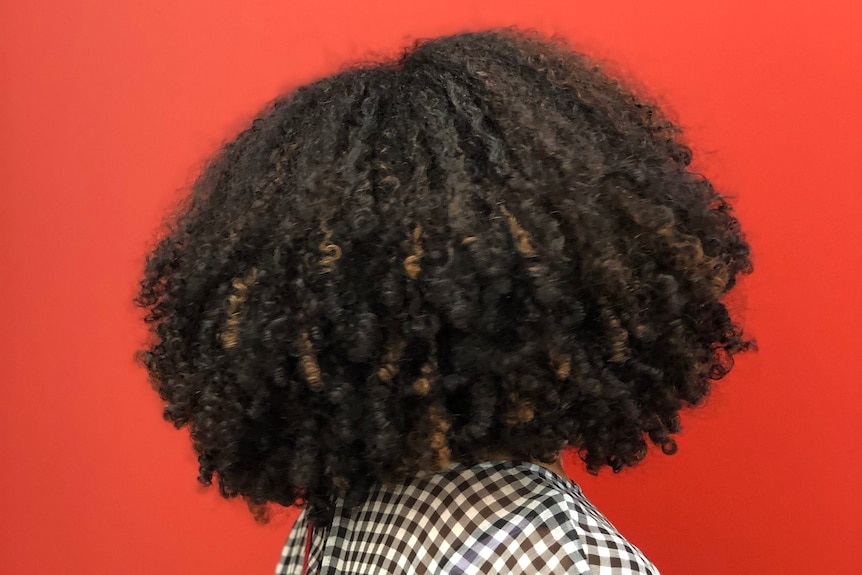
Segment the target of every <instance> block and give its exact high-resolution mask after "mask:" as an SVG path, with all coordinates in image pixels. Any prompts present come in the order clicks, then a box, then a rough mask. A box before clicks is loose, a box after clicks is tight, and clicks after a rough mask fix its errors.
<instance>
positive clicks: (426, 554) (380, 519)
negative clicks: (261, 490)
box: [276, 461, 659, 575]
mask: <svg viewBox="0 0 862 575" xmlns="http://www.w3.org/2000/svg"><path fill="white" fill-rule="evenodd" d="M306 533H307V522H306V520H305V512H304V511H303V512H302V513H301V514H300V516H299V518H298V519H297V521H296V524H295V525H294V527H293V529H292V530H291V532H290V535H289V536H288V539H287V543H286V545H285V547H284V550H283V552H282V556H281V561H280V562H279V565H278V568H277V570H276V575H300V574H301V572H302V563H303V556H304V552H305V544H306ZM308 573H309V574H310V575H316V574H320V575H371V574H374V575H378V574H379V575H442V574H447V575H480V574H481V575H488V574H506V575H527V574H530V575H534V574H537V573H576V574H590V575H635V574H637V575H641V574H645V575H659V572H658V570H657V569H656V568H655V566H654V565H653V564H652V563H651V562H650V561H649V560H648V559H647V558H646V557H645V556H644V555H643V553H641V551H640V550H639V549H638V548H637V547H635V546H634V545H632V544H631V543H629V542H628V541H626V540H625V539H624V538H623V536H622V535H620V533H619V532H618V531H617V530H616V528H614V526H613V525H611V523H610V522H609V521H608V520H607V519H606V518H605V517H604V516H603V515H602V514H601V513H600V512H599V511H598V510H597V509H596V508H595V507H594V506H593V504H592V503H590V501H589V500H587V498H586V497H585V496H584V494H583V493H582V492H581V489H580V488H579V487H578V485H577V484H575V483H574V482H573V481H569V480H567V479H565V478H563V477H560V476H559V475H557V474H556V473H553V472H551V471H549V470H548V469H545V468H544V467H542V466H540V465H537V464H534V463H529V462H525V461H496V462H485V463H480V464H478V465H474V466H471V467H467V466H464V465H462V464H454V465H452V466H451V467H450V468H448V469H447V470H445V471H442V472H439V473H435V474H433V475H426V476H423V477H417V478H415V479H412V480H411V481H410V482H409V483H406V484H402V485H383V486H379V487H377V488H375V489H374V490H372V492H371V493H370V495H369V497H368V499H367V501H366V502H365V503H364V504H363V505H361V506H359V507H357V508H355V509H354V510H353V512H352V514H351V515H349V516H348V515H347V514H346V513H345V512H344V510H343V509H342V507H341V506H340V505H338V506H337V507H336V510H335V518H334V520H333V523H332V526H331V527H329V528H328V529H325V530H322V529H315V530H314V535H313V539H312V545H311V553H310V558H309V566H308Z"/></svg>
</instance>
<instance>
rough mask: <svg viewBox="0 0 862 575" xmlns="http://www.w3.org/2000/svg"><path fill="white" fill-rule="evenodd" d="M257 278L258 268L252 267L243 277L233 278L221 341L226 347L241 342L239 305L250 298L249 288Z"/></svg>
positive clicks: (234, 345)
mask: <svg viewBox="0 0 862 575" xmlns="http://www.w3.org/2000/svg"><path fill="white" fill-rule="evenodd" d="M256 280H257V268H251V271H250V272H249V273H248V274H247V275H246V276H244V277H242V278H235V279H234V280H233V284H232V287H233V290H234V293H232V294H231V295H230V296H228V298H227V299H228V312H227V315H228V318H227V322H225V328H224V331H223V332H222V333H221V342H222V347H224V349H230V348H232V347H236V344H237V343H239V324H240V319H239V306H241V305H242V304H243V303H244V302H245V301H246V299H248V290H249V288H250V287H251V285H252V284H253V283H254V282H255V281H256Z"/></svg>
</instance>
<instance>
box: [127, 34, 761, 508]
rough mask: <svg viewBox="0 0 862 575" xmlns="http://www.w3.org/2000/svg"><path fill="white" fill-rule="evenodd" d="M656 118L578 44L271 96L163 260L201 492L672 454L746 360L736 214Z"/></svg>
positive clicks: (152, 260)
mask: <svg viewBox="0 0 862 575" xmlns="http://www.w3.org/2000/svg"><path fill="white" fill-rule="evenodd" d="M690 161H691V153H690V151H689V149H688V148H687V147H686V145H685V144H684V143H683V142H682V141H681V140H680V135H679V130H678V129H677V128H676V127H675V126H674V125H673V124H671V123H670V122H668V121H667V120H665V119H664V117H663V116H662V114H661V113H660V111H659V110H658V109H657V108H656V107H655V106H653V105H651V104H649V103H648V102H645V101H643V100H641V99H639V98H638V97H636V96H635V95H633V94H632V93H631V92H630V91H628V90H627V89H626V88H625V87H623V86H621V85H620V84H619V83H617V82H615V81H613V80H611V79H609V78H608V77H607V76H605V75H604V74H603V73H602V72H601V71H600V70H599V68H598V67H597V66H596V65H595V64H594V63H592V62H591V61H590V60H589V59H587V58H586V57H584V56H582V55H579V54H577V53H575V52H573V51H571V50H570V49H569V48H567V47H566V46H565V44H563V43H562V42H559V41H553V42H551V41H548V40H545V39H542V38H540V37H538V36H535V35H532V34H528V33H524V32H517V31H513V30H496V31H489V32H481V33H468V34H459V35H455V36H450V37H445V38H439V39H435V40H431V41H427V42H423V43H419V44H417V45H415V46H413V47H412V48H410V49H409V50H407V51H406V52H405V53H404V54H403V55H401V56H400V57H399V58H397V59H395V60H392V61H387V62H383V63H379V64H373V65H365V66H360V67H355V68H352V69H349V70H347V71H344V72H341V73H339V74H336V75H334V76H331V77H328V78H325V79H322V80H319V81H317V82H314V83H312V84H309V85H307V86H303V87H301V88H299V89H297V90H295V91H293V92H292V93H290V94H288V95H286V96H284V97H282V98H279V99H278V100H277V101H275V102H274V103H273V105H271V106H270V107H268V108H267V109H266V110H264V111H263V112H262V113H261V115H260V116H259V117H258V118H257V119H256V120H255V121H254V122H253V123H252V125H251V126H250V127H249V128H248V129H246V130H245V131H244V132H243V133H241V134H240V135H239V136H238V137H237V138H236V139H235V140H234V141H232V142H231V143H229V144H227V145H226V146H225V147H224V148H223V149H222V150H221V151H220V152H219V154H218V155H217V156H216V157H215V158H214V159H213V160H212V161H211V163H210V164H209V165H208V167H207V168H206V170H205V171H204V173H203V174H202V175H201V176H200V178H199V180H198V181H197V183H196V185H195V187H194V190H193V192H192V194H190V196H189V198H188V200H187V201H186V202H184V203H183V204H182V205H181V206H180V208H179V210H178V212H177V214H176V216H175V217H174V218H172V219H171V220H170V221H169V222H168V230H167V233H166V234H165V235H164V237H163V238H162V239H161V241H160V242H159V243H158V244H157V245H156V246H155V248H154V249H153V251H152V253H151V254H150V256H149V258H148V261H147V266H146V270H145V276H144V278H143V280H142V282H141V289H140V293H139V295H138V297H137V299H136V303H137V304H138V305H140V306H141V307H143V308H145V309H146V310H147V316H146V321H147V322H148V323H149V324H150V326H151V328H152V332H153V336H154V337H153V340H152V342H151V344H150V345H149V346H148V347H147V348H146V349H144V350H142V351H141V352H140V359H141V361H142V362H143V363H144V364H145V366H146V367H147V369H148V370H149V372H150V375H151V380H152V382H153V384H154V386H155V387H156V389H157V390H158V391H159V393H160V395H161V397H162V398H163V399H164V400H165V401H166V403H167V407H166V409H165V415H166V417H167V418H168V419H170V420H171V421H172V422H173V423H174V424H176V426H177V427H181V426H184V425H188V426H189V429H190V432H191V435H192V438H193V440H194V446H195V449H196V450H197V452H198V454H199V461H200V479H201V481H203V482H205V483H209V482H210V481H212V479H213V476H214V475H215V476H217V478H218V484H219V487H220V489H221V492H222V494H224V495H225V496H234V495H242V496H243V497H245V498H246V499H247V500H248V501H249V502H250V503H251V504H253V505H261V504H264V503H266V502H276V503H280V504H283V505H290V504H293V503H295V502H308V503H309V506H310V512H311V517H312V520H313V521H314V522H315V523H316V524H318V525H324V524H326V523H327V522H328V521H329V515H330V514H331V501H332V498H333V497H336V496H340V497H344V498H345V499H346V501H347V502H348V503H349V504H355V503H356V502H358V501H361V500H362V498H363V497H364V495H365V493H366V492H367V489H368V487H369V486H370V485H371V484H373V483H374V482H382V481H397V480H399V479H402V478H406V477H409V476H411V475H414V474H416V473H419V472H422V471H434V470H437V469H440V468H443V467H445V466H447V465H448V464H449V463H450V462H453V461H459V462H464V463H471V462H476V461H481V460H483V459H484V458H486V457H487V456H488V454H489V453H491V452H493V451H503V452H506V453H510V454H511V455H512V456H513V457H515V458H519V459H526V460H541V461H549V460H551V459H552V458H553V457H555V455H556V454H557V453H558V452H559V451H560V450H561V449H563V448H565V447H570V448H573V449H577V450H578V451H579V453H580V455H581V458H582V459H583V461H584V462H585V464H586V465H587V468H588V469H589V470H590V471H593V472H596V471H597V470H598V469H600V468H601V467H602V466H605V465H607V466H610V467H612V468H613V469H615V470H619V469H621V468H623V467H625V466H630V465H634V464H636V463H637V462H638V461H640V460H641V459H642V458H643V457H644V455H645V454H646V452H647V441H651V442H653V443H655V444H657V445H660V446H661V447H662V449H663V451H665V452H666V453H673V452H674V451H675V450H676V444H675V442H674V440H673V439H672V435H673V434H675V433H676V432H678V431H679V429H680V425H679V417H678V414H679V411H680V409H681V408H683V407H685V406H694V405H698V404H699V403H701V402H702V401H703V399H704V398H705V396H706V395H707V394H708V393H709V390H710V385H711V381H712V380H715V379H719V378H721V377H722V376H723V375H724V374H725V373H726V372H727V371H728V369H729V368H730V366H731V365H732V356H733V355H734V354H736V353H737V352H740V351H743V350H745V349H747V348H748V347H750V345H751V344H750V342H748V341H746V340H745V339H744V338H743V336H742V332H741V329H740V328H739V327H737V326H736V325H735V324H734V323H733V321H732V319H731V317H730V316H729V314H728V310H727V308H726V307H725V305H724V304H723V303H722V298H723V296H724V295H725V294H726V293H727V292H728V291H729V290H730V289H731V288H732V287H733V286H734V284H735V282H736V279H737V276H738V275H739V274H740V273H747V272H750V270H751V264H750V261H749V259H748V253H749V249H748V245H747V244H746V242H745V241H744V239H743V236H742V234H741V232H740V230H739V225H738V222H737V220H736V219H735V218H734V216H733V215H732V212H731V209H730V207H729V205H728V204H727V202H726V201H725V199H724V198H723V197H722V196H721V195H720V194H719V193H718V192H716V191H715V190H714V189H713V187H712V185H711V184H710V183H709V182H708V181H707V180H706V179H704V178H703V177H701V176H699V175H697V174H695V173H692V172H691V171H690V170H688V165H689V163H690Z"/></svg>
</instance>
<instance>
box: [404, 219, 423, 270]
mask: <svg viewBox="0 0 862 575" xmlns="http://www.w3.org/2000/svg"><path fill="white" fill-rule="evenodd" d="M421 237H422V226H421V225H417V226H416V228H415V229H414V230H413V235H412V242H413V253H412V254H410V255H409V256H407V257H406V258H404V271H406V272H407V276H408V277H409V278H410V279H412V280H415V279H416V278H417V277H419V273H420V272H421V271H422V266H421V265H420V263H419V262H420V260H421V259H422V256H423V255H425V253H424V252H423V251H422V242H421V241H420V238H421Z"/></svg>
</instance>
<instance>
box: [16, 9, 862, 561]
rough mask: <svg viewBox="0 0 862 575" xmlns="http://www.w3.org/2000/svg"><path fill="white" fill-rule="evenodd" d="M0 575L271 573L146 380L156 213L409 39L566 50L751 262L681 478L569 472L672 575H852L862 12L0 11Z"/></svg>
mask: <svg viewBox="0 0 862 575" xmlns="http://www.w3.org/2000/svg"><path fill="white" fill-rule="evenodd" d="M0 6H2V7H0V48H2V55H0V58H2V67H0V73H2V78H0V86H2V88H0V186H2V188H0V192H2V204H0V258H2V259H0V279H2V281H0V302H2V329H0V354H2V355H0V440H2V441H0V446H2V447H0V449H2V451H0V454H2V471H0V522H2V524H0V525H2V533H0V535H2V536H0V571H2V573H4V574H6V573H9V574H19V573H23V574H29V573H49V572H50V573H64V574H69V573H71V574H79V573H80V574H113V573H121V574H137V573H141V574H144V573H147V574H150V573H165V574H175V573H176V574H187V573H188V574H192V573H202V574H203V573H206V574H219V573H225V574H227V573H271V572H272V570H273V568H274V566H275V563H276V561H277V558H278V556H279V552H280V547H281V544H282V542H283V540H284V537H285V535H286V533H287V530H288V527H289V525H290V521H291V519H292V517H293V515H292V514H285V515H283V516H281V517H279V518H277V520H276V521H275V522H274V523H273V524H272V525H270V526H267V527H260V526H257V525H255V524H254V523H253V521H252V519H251V517H250V515H248V514H247V513H246V511H245V510H244V508H243V506H242V505H241V504H240V503H239V502H237V501H232V502H226V501H223V500H221V499H219V498H218V497H217V495H216V494H215V492H214V490H205V489H202V488H199V487H198V485H197V483H196V481H195V476H196V466H195V459H194V456H193V453H192V451H191V449H190V442H189V440H188V438H187V435H186V433H185V432H183V433H178V432H176V431H174V430H173V428H172V427H171V426H170V425H168V424H167V423H164V422H162V421H161V419H160V405H159V402H158V398H157V397H156V396H155V394H154V393H153V392H152V391H151V390H149V388H148V387H147V384H146V381H145V374H144V373H143V371H142V370H141V369H140V368H138V367H137V366H136V365H135V364H134V363H133V360H132V353H133V350H134V349H135V348H136V347H137V346H138V344H139V343H140V342H141V341H142V338H143V330H142V329H141V327H140V325H139V322H138V315H137V314H136V313H135V311H134V309H133V307H132V305H131V303H130V300H131V298H132V296H133V295H134V291H135V287H136V286H135V282H136V279H137V276H138V274H139V272H140V269H141V265H142V258H143V254H144V251H145V248H146V244H147V242H148V240H149V239H150V238H151V234H152V231H153V229H154V228H155V227H156V225H157V224H158V223H159V220H160V218H161V216H162V214H163V211H164V209H165V208H166V207H167V206H169V205H170V204H171V203H172V202H173V201H174V200H175V199H176V198H177V194H178V193H179V190H180V189H181V188H182V187H183V186H184V185H186V184H187V183H188V182H189V181H190V180H191V179H192V178H193V177H194V175H195V172H196V170H197V168H198V167H199V166H200V162H201V161H202V160H203V159H204V158H206V157H207V156H208V155H209V154H210V153H212V152H213V151H214V150H215V149H216V148H217V147H218V145H219V144H220V143H221V142H222V141H223V140H224V139H225V138H227V137H230V136H231V135H233V134H235V133H236V132H237V131H238V130H239V129H240V127H241V126H242V125H243V124H244V123H245V122H246V121H248V120H249V119H250V117H251V116H252V115H253V114H254V113H255V112H256V110H257V109H258V108H259V107H261V106H262V105H263V104H264V103H265V102H267V101H268V100H269V99H271V98H273V97H274V96H275V95H276V94H278V93H279V92H281V91H283V90H285V89H287V88H290V87H291V86H295V85H296V84H297V83H301V82H305V81H307V80H310V79H312V78H314V77H316V76H319V75H321V74H326V73H330V72H333V71H335V70H337V69H338V68H339V67H340V66H342V65H343V64H344V63H345V62H349V61H351V60H355V59H356V58H359V57H362V56H364V55H366V54H368V53H369V52H389V51H391V50H392V49H394V48H396V47H398V46H400V45H402V44H404V43H405V42H406V41H407V40H409V39H412V38H415V37H423V36H431V35H437V34H441V33H447V32H455V31H459V30H463V29H465V28H483V27H488V26H492V25H501V24H520V25H523V26H533V27H537V28H538V29H540V30H543V31H546V32H558V33H562V34H565V35H566V36H568V37H569V38H571V39H572V40H573V41H574V43H575V45H576V46H579V47H581V48H582V49H584V50H585V51H588V52H590V53H592V54H595V55H598V56H600V57H602V58H606V59H609V60H611V61H613V62H615V63H616V65H617V66H616V68H617V70H619V71H622V72H623V73H627V74H631V75H632V76H633V77H635V78H636V79H637V80H638V82H639V83H640V84H641V85H643V86H645V87H646V88H647V89H648V90H649V91H650V92H652V93H653V94H654V95H655V96H656V97H657V98H658V99H659V100H660V101H661V102H662V103H663V104H664V105H666V106H667V107H669V108H670V109H671V110H672V113H673V115H674V117H677V118H679V119H680V121H681V122H682V124H683V125H684V126H685V127H686V128H688V136H689V139H690V141H691V142H692V144H693V146H694V148H695V150H696V152H698V153H699V156H698V159H697V166H698V167H699V169H701V170H702V171H703V172H704V173H706V174H707V175H708V176H710V177H711V178H713V180H714V181H715V182H716V183H717V185H718V186H720V188H721V189H723V190H724V191H725V192H726V193H729V194H731V195H733V196H736V197H738V200H737V206H738V212H739V215H740V217H741V219H742V220H743V223H744V224H745V226H746V228H747V229H748V230H749V238H750V240H751V242H752V244H753V246H754V248H755V251H756V252H755V265H756V273H755V275H753V276H751V277H750V278H748V279H747V280H746V281H745V283H744V284H743V286H742V291H741V294H742V295H741V296H737V302H738V303H740V304H742V305H744V306H745V310H744V316H745V320H746V325H747V327H748V329H749V330H750V331H751V332H752V333H753V334H755V335H756V337H757V338H758V341H759V344H760V347H761V352H760V353H759V354H756V355H752V356H749V357H743V358H740V360H739V361H738V364H737V369H736V370H735V371H734V372H733V374H732V375H731V376H730V377H729V378H727V379H726V380H724V381H722V382H721V383H720V385H719V386H718V387H717V388H716V390H715V393H714V395H713V396H712V398H711V401H710V402H709V404H708V405H707V407H705V408H704V409H702V410H699V411H697V412H694V413H691V414H688V415H687V416H686V417H685V419H684V425H685V431H684V433H683V434H682V436H681V438H680V446H681V449H680V452H679V454H678V455H676V456H674V457H663V456H661V455H658V456H653V457H650V458H648V460H647V461H646V462H645V463H644V465H643V466H642V467H639V468H637V469H634V470H631V471H629V472H626V473H623V474H621V475H619V476H613V475H612V474H602V476H601V477H599V478H597V479H594V478H590V477H587V476H585V474H584V473H583V472H581V471H578V470H577V469H576V466H574V465H572V464H571V462H570V465H569V469H570V470H571V472H572V473H573V474H574V475H575V477H576V478H577V479H578V480H579V481H581V483H582V485H583V487H584V490H585V492H586V493H587V494H588V495H589V496H590V497H591V498H592V499H593V500H594V501H595V502H596V504H597V505H598V507H599V508H601V509H602V510H603V511H604V512H605V513H606V514H607V515H608V516H609V517H610V519H611V521H612V522H614V523H615V524H616V526H617V527H618V528H619V529H620V530H621V531H622V532H623V534H625V535H626V536H627V537H629V538H630V539H631V540H632V541H633V542H634V543H635V544H636V545H638V546H639V547H641V548H642V549H643V550H644V551H645V552H646V554H647V555H648V556H649V557H650V558H651V559H652V560H653V561H654V562H655V563H656V564H657V565H658V567H659V568H660V569H661V570H662V573H663V574H664V575H675V574H683V573H700V574H711V573H715V574H718V573H722V574H724V573H736V574H748V573H758V574H760V573H782V574H802V573H824V572H827V573H842V574H843V573H859V572H860V571H859V565H860V563H862V545H860V542H862V529H860V522H862V520H860V516H862V502H860V496H859V487H860V465H862V464H860V462H862V452H861V451H862V450H860V439H862V424H860V422H862V417H860V416H862V413H860V391H859V390H860V386H859V384H858V377H859V375H858V374H859V372H860V359H859V357H860V343H862V342H860V333H859V327H860V325H862V313H860V298H859V293H860V281H859V280H860V263H861V262H860V254H859V246H860V243H862V225H860V216H862V199H860V194H859V191H860V189H859V188H860V178H859V174H858V169H859V165H860V160H861V159H862V154H860V152H862V145H860V134H862V109H860V103H859V102H860V94H862V64H860V62H862V58H860V57H862V41H860V35H859V34H860V30H862V10H860V7H859V6H860V4H858V3H857V2H853V1H850V0H848V1H846V2H839V1H826V0H822V1H819V2H810V1H777V0H771V1H766V0H764V1H759V2H757V1H752V0H723V1H703V2H690V1H678V0H675V1H662V2H634V1H618V2H598V1H596V2H579V1H575V0H570V1H558V2H551V1H541V0H530V1H523V0H520V1H501V0H496V1H494V2H490V1H488V2H472V1H466V0H455V1H449V0H433V1H431V0H429V1H425V2H412V1H403V2H396V1H371V0H363V1H362V2H341V3H338V2H332V1H324V0H314V1H306V0H302V1H292V2H288V1H283V2H275V1H270V2H263V1H257V0H255V1H251V0H245V1H242V2H239V1H234V2H229V1H223V0H220V1H216V0H187V1H167V0H166V1H162V2H155V1H146V2H144V1H128V0H125V1H117V0H101V1H95V0H93V1H85V0H63V1H55V2H50V3H49V2H45V1H33V2H28V1H26V0H20V1H18V2H11V1H3V2H2V3H0Z"/></svg>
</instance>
